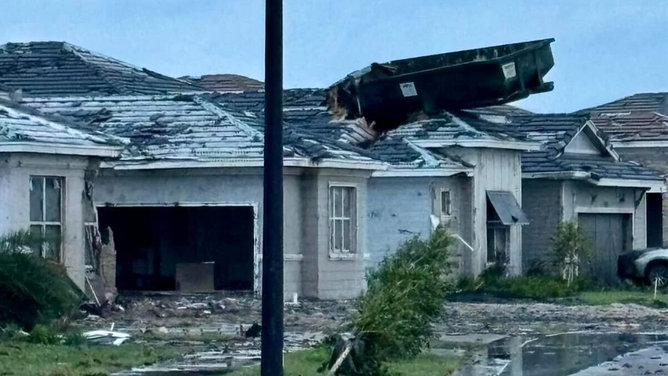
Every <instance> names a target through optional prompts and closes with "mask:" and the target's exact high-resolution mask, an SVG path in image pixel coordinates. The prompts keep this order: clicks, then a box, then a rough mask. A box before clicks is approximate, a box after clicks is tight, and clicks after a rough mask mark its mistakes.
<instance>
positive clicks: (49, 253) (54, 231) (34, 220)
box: [30, 176, 64, 261]
mask: <svg viewBox="0 0 668 376" xmlns="http://www.w3.org/2000/svg"><path fill="white" fill-rule="evenodd" d="M63 183H64V179H63V178H60V177H48V176H31V177H30V233H31V234H32V235H33V236H35V237H36V238H38V239H39V241H38V243H37V246H35V250H36V252H39V254H40V255H41V256H42V257H44V258H48V259H51V260H54V261H60V251H61V235H62V222H63V210H62V206H63Z"/></svg>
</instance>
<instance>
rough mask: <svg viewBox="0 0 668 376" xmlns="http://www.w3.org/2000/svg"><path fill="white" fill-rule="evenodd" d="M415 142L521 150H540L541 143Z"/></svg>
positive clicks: (428, 145)
mask: <svg viewBox="0 0 668 376" xmlns="http://www.w3.org/2000/svg"><path fill="white" fill-rule="evenodd" d="M410 141H411V142H412V143H413V144H415V145H417V146H420V147H423V148H442V147H448V146H461V147H464V148H490V149H509V150H521V151H539V150H541V144H540V143H538V142H523V141H501V140H441V141H438V140H416V139H411V140H410Z"/></svg>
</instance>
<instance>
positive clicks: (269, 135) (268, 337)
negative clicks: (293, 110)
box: [260, 0, 283, 376]
mask: <svg viewBox="0 0 668 376" xmlns="http://www.w3.org/2000/svg"><path fill="white" fill-rule="evenodd" d="M265 4H266V5H265V47H264V48H265V60H264V80H265V84H264V85H265V86H264V88H265V91H264V96H265V100H264V121H265V127H264V204H263V207H264V210H263V215H264V217H263V232H262V233H263V236H262V241H263V248H262V363H261V366H260V368H261V374H262V376H283V0H266V3H265Z"/></svg>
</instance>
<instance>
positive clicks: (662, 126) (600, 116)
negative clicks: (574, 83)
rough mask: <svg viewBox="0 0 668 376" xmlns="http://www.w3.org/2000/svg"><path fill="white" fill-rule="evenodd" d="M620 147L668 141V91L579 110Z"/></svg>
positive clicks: (657, 143)
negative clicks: (589, 116) (589, 117)
mask: <svg viewBox="0 0 668 376" xmlns="http://www.w3.org/2000/svg"><path fill="white" fill-rule="evenodd" d="M577 113H579V114H589V115H591V119H592V121H593V122H594V124H596V126H597V127H598V128H599V129H601V130H602V131H604V132H605V133H606V135H607V136H608V137H609V139H610V141H611V142H612V143H613V144H614V145H617V146H632V145H633V144H635V143H638V145H639V146H654V145H653V144H656V145H658V146H665V145H666V142H667V141H668V93H639V94H635V95H631V96H629V97H625V98H622V99H618V100H616V101H612V102H610V103H606V104H602V105H600V106H597V107H592V108H588V109H584V110H580V111H578V112H577Z"/></svg>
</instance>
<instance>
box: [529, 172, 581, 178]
mask: <svg viewBox="0 0 668 376" xmlns="http://www.w3.org/2000/svg"><path fill="white" fill-rule="evenodd" d="M590 176H591V174H590V173H588V172H582V171H573V172H524V173H522V179H559V180H561V179H573V180H585V179H589V177H590Z"/></svg>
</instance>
